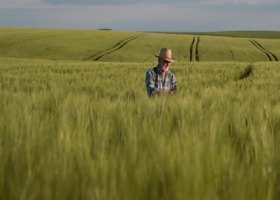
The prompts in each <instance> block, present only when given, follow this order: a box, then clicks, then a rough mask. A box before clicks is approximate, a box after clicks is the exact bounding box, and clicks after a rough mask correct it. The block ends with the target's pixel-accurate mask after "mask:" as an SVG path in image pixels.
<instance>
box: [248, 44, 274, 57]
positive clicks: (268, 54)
mask: <svg viewBox="0 0 280 200" xmlns="http://www.w3.org/2000/svg"><path fill="white" fill-rule="evenodd" d="M249 41H250V42H251V43H252V44H253V45H254V46H255V47H256V48H257V49H259V50H261V51H262V52H263V53H265V55H266V56H267V58H268V59H269V60H270V61H278V58H277V56H276V55H275V54H273V53H272V52H271V51H268V50H267V49H265V48H264V47H263V46H262V45H261V44H260V43H258V42H257V41H256V40H249Z"/></svg>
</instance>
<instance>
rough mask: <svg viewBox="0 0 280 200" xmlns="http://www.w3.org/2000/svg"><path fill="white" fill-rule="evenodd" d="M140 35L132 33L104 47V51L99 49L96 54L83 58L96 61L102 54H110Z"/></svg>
mask: <svg viewBox="0 0 280 200" xmlns="http://www.w3.org/2000/svg"><path fill="white" fill-rule="evenodd" d="M142 35H143V34H142ZM142 35H134V36H131V37H128V38H125V39H123V40H121V41H119V42H118V43H117V44H115V45H114V46H113V47H111V48H109V49H106V50H104V51H100V52H98V53H97V54H94V55H92V56H90V57H88V58H86V59H85V60H93V61H98V60H99V59H100V58H102V57H103V56H106V55H108V54H111V53H113V52H115V51H117V50H119V49H121V48H123V47H124V46H125V45H127V44H128V43H129V42H131V41H133V40H135V39H137V38H139V37H141V36H142Z"/></svg>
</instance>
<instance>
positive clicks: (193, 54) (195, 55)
mask: <svg viewBox="0 0 280 200" xmlns="http://www.w3.org/2000/svg"><path fill="white" fill-rule="evenodd" d="M199 42H200V38H199V37H193V40H192V42H191V45H190V62H193V61H194V60H195V61H196V62H199V51H198V45H199Z"/></svg>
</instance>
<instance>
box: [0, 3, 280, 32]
mask: <svg viewBox="0 0 280 200" xmlns="http://www.w3.org/2000/svg"><path fill="white" fill-rule="evenodd" d="M0 1H1V4H0V25H1V26H18V27H46V28H49V27H50V28H79V29H98V28H112V29H114V30H131V31H218V30H255V29H259V30H260V29H263V30H264V29H266V30H279V27H278V25H277V24H278V19H279V17H280V14H279V10H280V6H279V5H280V4H279V3H278V4H276V3H275V0H266V2H271V4H269V3H263V1H264V0H173V1H170V0H169V1H164V0H160V1H161V3H156V2H158V1H159V0H149V2H150V1H151V3H145V1H147V0H143V1H141V2H142V3H138V0H129V2H128V0H120V1H117V3H116V0H115V1H114V2H115V4H114V3H113V4H111V1H109V0H107V1H106V0H105V3H106V4H101V1H98V0H97V1H90V2H91V3H90V2H89V1H88V0H84V1H82V0H81V1H74V0H68V1H67V2H68V3H66V1H65V0H56V1H55V2H56V3H58V4H54V3H55V2H54V3H52V2H51V1H53V0H0ZM69 2H70V3H69ZM71 2H72V3H71ZM98 2H99V3H100V4H97V3H98ZM102 2H104V1H102ZM112 2H113V1H112ZM143 2H144V3H143ZM163 2H164V3H163ZM89 3H90V4H89ZM92 3H96V4H92ZM121 3H122V4H121ZM75 4H77V5H75ZM78 4H79V5H78ZM116 4H118V5H116Z"/></svg>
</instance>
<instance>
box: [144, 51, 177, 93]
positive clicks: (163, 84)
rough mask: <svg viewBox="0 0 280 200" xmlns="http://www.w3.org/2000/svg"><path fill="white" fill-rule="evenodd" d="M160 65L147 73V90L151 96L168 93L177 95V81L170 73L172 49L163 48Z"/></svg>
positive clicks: (172, 60) (159, 60) (160, 54)
mask: <svg viewBox="0 0 280 200" xmlns="http://www.w3.org/2000/svg"><path fill="white" fill-rule="evenodd" d="M156 57H158V65H157V66H156V67H154V68H152V69H149V70H148V71H147V73H146V88H147V92H148V95H149V96H154V95H160V94H163V93H167V94H170V95H176V91H177V80H176V78H175V76H174V74H172V73H171V72H170V71H168V69H169V67H170V64H171V62H175V59H173V58H172V52H171V49H167V48H162V49H161V50H160V52H159V55H158V56H156Z"/></svg>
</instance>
